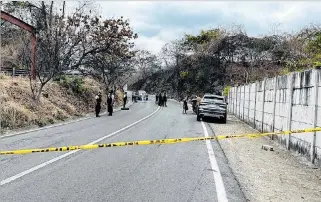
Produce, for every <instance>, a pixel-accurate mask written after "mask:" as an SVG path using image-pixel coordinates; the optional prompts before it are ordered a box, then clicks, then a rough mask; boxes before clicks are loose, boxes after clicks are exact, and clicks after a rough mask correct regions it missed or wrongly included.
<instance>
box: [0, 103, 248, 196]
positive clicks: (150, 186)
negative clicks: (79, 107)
mask: <svg viewBox="0 0 321 202" xmlns="http://www.w3.org/2000/svg"><path fill="white" fill-rule="evenodd" d="M133 123H134V124H133ZM205 135H209V136H211V135H213V133H212V131H211V130H210V129H209V127H207V125H206V124H204V123H201V122H197V121H196V117H195V115H192V114H187V115H185V114H182V110H181V107H180V106H179V105H178V104H177V103H174V102H168V107H164V108H160V109H159V108H158V106H156V105H155V104H154V102H153V101H148V102H140V103H136V104H134V105H133V106H132V107H131V108H130V110H129V111H120V112H117V113H115V114H114V116H113V117H108V116H103V117H100V118H93V119H88V120H84V121H80V122H77V123H72V124H68V125H64V126H59V127H56V128H51V129H45V130H40V131H37V132H31V133H29V134H24V135H19V136H13V137H7V138H4V139H0V150H13V149H22V148H37V147H55V146H66V145H78V144H88V143H110V142H117V141H133V140H148V139H163V138H178V137H195V136H205ZM213 154H215V155H213ZM0 163H1V166H0V171H1V173H0V180H1V185H0V201H227V200H228V201H245V199H244V196H243V194H242V192H241V190H240V188H239V186H238V185H237V182H236V180H235V177H234V175H233V174H232V172H231V170H230V168H229V166H228V164H227V161H226V159H225V157H224V155H223V152H222V151H221V150H220V149H219V146H218V144H217V142H215V141H212V142H210V141H208V142H191V143H179V144H169V145H145V146H129V147H116V148H102V149H95V150H86V151H72V152H56V153H55V152H53V153H35V154H29V155H23V156H22V155H21V156H19V155H14V156H1V157H0Z"/></svg>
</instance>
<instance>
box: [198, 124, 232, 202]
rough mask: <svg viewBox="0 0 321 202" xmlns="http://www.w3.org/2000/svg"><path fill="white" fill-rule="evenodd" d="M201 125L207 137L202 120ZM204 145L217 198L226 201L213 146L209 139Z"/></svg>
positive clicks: (221, 201) (222, 201) (220, 201)
mask: <svg viewBox="0 0 321 202" xmlns="http://www.w3.org/2000/svg"><path fill="white" fill-rule="evenodd" d="M202 126H203V130H204V135H205V137H209V135H208V132H207V129H206V126H205V124H204V122H202ZM206 146H207V152H208V156H209V158H210V162H211V167H212V170H213V176H214V181H215V187H216V194H217V200H218V201H219V202H227V201H228V200H227V197H226V191H225V186H224V183H223V179H222V176H221V172H220V169H219V167H218V164H217V161H216V158H215V154H214V151H213V147H212V144H211V141H210V140H206Z"/></svg>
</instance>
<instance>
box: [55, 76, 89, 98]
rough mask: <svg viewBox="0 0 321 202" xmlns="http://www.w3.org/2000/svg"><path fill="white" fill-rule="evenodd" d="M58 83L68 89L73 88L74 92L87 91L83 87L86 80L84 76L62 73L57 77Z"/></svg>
mask: <svg viewBox="0 0 321 202" xmlns="http://www.w3.org/2000/svg"><path fill="white" fill-rule="evenodd" d="M55 80H56V81H58V83H59V84H60V85H61V86H63V87H65V88H68V89H71V90H72V91H73V92H74V93H77V94H80V93H83V92H85V89H84V87H83V84H84V80H83V78H82V77H77V76H67V75H61V76H59V77H57V78H56V79H55Z"/></svg>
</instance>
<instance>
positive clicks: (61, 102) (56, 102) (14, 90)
mask: <svg viewBox="0 0 321 202" xmlns="http://www.w3.org/2000/svg"><path fill="white" fill-rule="evenodd" d="M75 82H78V85H76V86H77V89H76V88H75V87H73V86H75V85H72V84H73V83H75ZM101 89H102V88H101V86H100V84H99V83H97V82H96V81H94V80H92V79H90V78H84V79H81V78H80V79H76V78H73V77H68V78H67V79H65V80H62V81H60V82H58V81H52V82H50V83H49V84H48V85H47V86H46V87H45V89H44V94H48V97H46V96H42V98H41V101H40V102H41V103H40V104H39V105H38V106H35V105H34V102H33V100H32V99H31V91H30V86H29V79H27V78H12V77H8V76H4V75H0V104H1V107H0V123H1V130H0V131H2V132H5V131H7V130H12V129H18V128H22V127H23V128H25V127H41V126H45V125H48V124H53V123H58V122H61V121H66V120H70V119H74V118H77V117H82V116H86V115H88V114H91V115H92V114H93V112H94V106H95V99H94V97H95V95H96V93H97V92H98V91H100V90H101ZM101 91H102V90H101ZM102 93H103V102H102V104H103V106H102V110H103V111H104V110H105V109H106V105H105V103H106V94H105V93H104V92H103V91H102ZM116 94H117V96H116V99H117V97H121V94H120V92H118V91H117V92H116ZM120 102H121V101H118V100H116V105H119V103H120Z"/></svg>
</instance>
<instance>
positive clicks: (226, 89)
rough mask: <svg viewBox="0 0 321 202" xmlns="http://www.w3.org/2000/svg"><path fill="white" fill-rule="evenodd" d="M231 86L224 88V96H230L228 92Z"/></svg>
mask: <svg viewBox="0 0 321 202" xmlns="http://www.w3.org/2000/svg"><path fill="white" fill-rule="evenodd" d="M230 88H231V86H226V87H225V88H224V96H228V92H229V91H230Z"/></svg>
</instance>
